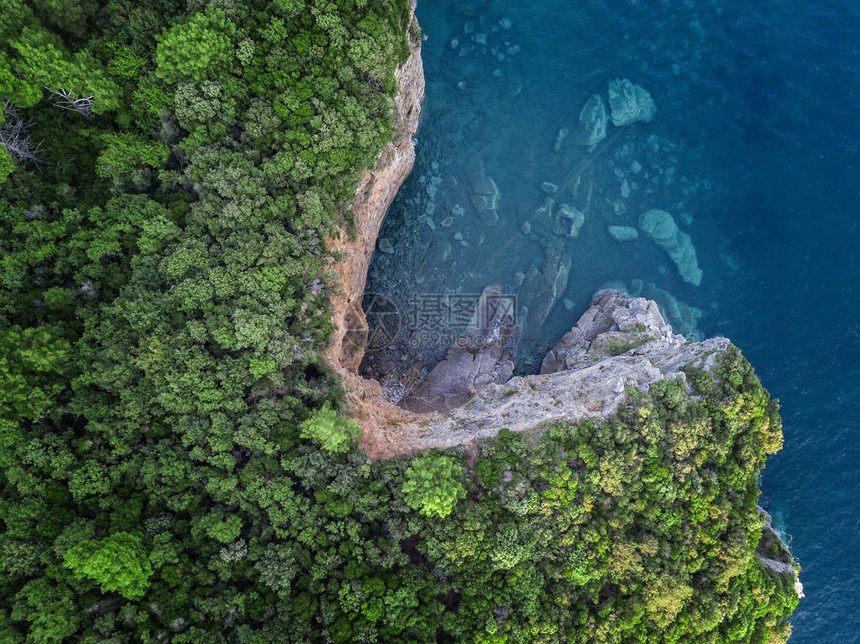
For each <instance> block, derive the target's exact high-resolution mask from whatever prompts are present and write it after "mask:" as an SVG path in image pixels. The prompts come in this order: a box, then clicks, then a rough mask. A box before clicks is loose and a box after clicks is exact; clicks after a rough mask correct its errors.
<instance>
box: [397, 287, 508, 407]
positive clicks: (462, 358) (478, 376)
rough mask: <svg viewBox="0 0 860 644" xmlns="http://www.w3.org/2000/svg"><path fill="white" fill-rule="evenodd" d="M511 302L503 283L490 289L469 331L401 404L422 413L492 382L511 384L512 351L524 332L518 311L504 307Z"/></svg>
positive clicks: (456, 403) (459, 401) (462, 400)
mask: <svg viewBox="0 0 860 644" xmlns="http://www.w3.org/2000/svg"><path fill="white" fill-rule="evenodd" d="M509 301H510V300H509V299H507V298H503V297H502V296H501V291H500V290H499V287H497V286H488V287H487V288H485V289H484V292H483V293H482V294H481V298H480V300H479V301H478V305H477V308H476V311H475V313H474V315H473V316H472V320H471V322H470V323H469V326H468V328H467V331H466V334H465V335H463V336H462V337H460V338H458V339H457V341H456V342H455V343H454V344H453V346H451V348H450V349H448V353H447V355H446V356H445V359H444V360H442V362H440V363H439V364H437V365H436V367H434V368H433V370H432V371H431V372H430V373H429V374H428V375H427V377H426V378H425V379H424V380H422V381H421V382H420V383H418V384H417V385H416V386H415V388H414V389H413V390H412V391H411V392H410V393H409V395H408V396H406V397H404V398H403V399H402V400H401V401H400V403H399V405H400V406H401V407H403V408H404V409H408V410H409V411H413V412H418V413H426V412H433V411H438V412H445V411H448V410H450V409H454V408H456V407H460V406H462V405H464V404H466V403H467V402H468V401H469V400H471V399H472V397H473V396H474V395H475V394H477V393H478V392H480V391H482V390H483V389H485V388H486V387H488V386H489V385H491V384H494V383H502V382H506V381H507V380H508V379H509V378H510V377H511V375H512V374H513V372H514V360H513V355H512V353H511V351H512V350H513V348H515V346H516V340H517V339H518V336H519V329H518V328H517V327H516V326H515V319H514V315H515V313H514V311H510V310H508V309H507V308H505V304H506V302H509Z"/></svg>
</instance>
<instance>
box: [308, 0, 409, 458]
mask: <svg viewBox="0 0 860 644" xmlns="http://www.w3.org/2000/svg"><path fill="white" fill-rule="evenodd" d="M412 12H413V13H412V19H411V23H410V27H409V29H408V31H407V33H408V38H409V49H410V53H409V57H408V58H407V60H406V62H404V63H403V65H401V66H400V67H399V68H398V69H397V71H396V79H397V88H398V91H397V96H396V97H395V99H394V109H395V119H394V126H393V128H392V129H393V137H392V140H391V141H390V142H389V144H388V145H387V146H386V148H385V149H384V150H383V151H382V153H381V154H380V157H379V159H378V160H377V162H376V165H375V166H374V167H373V168H372V169H370V170H366V171H365V172H364V174H363V175H362V177H361V180H360V182H359V186H358V188H357V190H356V193H355V200H354V202H353V204H352V207H351V211H352V213H353V217H354V221H355V235H354V236H350V235H348V234H346V232H342V234H341V237H340V239H332V240H330V242H329V249H330V250H331V252H332V254H333V255H334V256H335V257H337V258H338V259H337V261H335V262H334V264H333V266H332V269H333V270H334V272H335V273H336V274H337V277H338V280H337V287H338V288H337V290H336V292H335V293H334V294H333V295H332V296H331V298H330V299H331V304H332V322H333V323H334V327H335V331H334V334H333V337H332V342H331V345H330V346H329V348H328V349H327V350H326V352H325V358H326V360H328V362H329V364H330V365H331V366H332V368H333V369H334V370H335V371H336V372H337V373H338V374H339V375H340V376H341V378H342V379H343V385H344V389H345V391H346V397H347V403H348V405H349V408H350V412H351V415H352V416H353V417H354V418H355V420H356V421H357V422H358V423H359V425H360V426H361V428H362V445H363V446H364V447H365V448H366V449H367V451H368V454H371V455H373V456H381V455H384V454H386V453H390V452H391V450H390V449H384V447H383V446H381V445H379V446H377V442H378V441H379V440H381V439H384V438H385V436H384V435H383V434H380V430H381V428H383V427H385V426H386V425H387V424H388V423H389V422H398V421H408V420H410V419H411V417H412V414H409V412H407V411H405V410H403V409H400V408H399V407H397V406H396V405H394V404H392V403H390V402H388V401H387V400H385V398H383V396H382V388H381V387H380V385H379V383H378V382H376V381H375V380H368V379H366V378H362V377H361V376H359V375H358V373H357V372H358V367H359V365H360V364H361V359H362V358H363V356H364V346H365V343H366V341H367V321H366V319H365V316H364V311H363V310H362V308H361V301H362V297H363V295H364V285H365V282H366V281H367V269H368V266H369V264H370V257H371V255H372V254H373V250H374V248H375V247H376V238H377V235H378V234H379V227H380V226H381V225H382V220H383V219H384V218H385V213H386V212H387V211H388V208H389V206H390V205H391V202H392V201H393V200H394V197H395V196H396V195H397V191H398V190H399V189H400V186H401V185H402V183H403V181H404V180H405V179H406V177H407V175H408V174H409V172H410V171H411V170H412V166H413V164H414V163H415V147H414V145H413V143H412V137H413V136H414V134H415V132H416V131H417V130H418V117H419V115H420V113H421V102H422V101H423V100H424V67H423V64H422V61H421V40H420V29H419V26H418V21H417V19H416V18H415V13H414V12H415V1H414V0H413V2H412Z"/></svg>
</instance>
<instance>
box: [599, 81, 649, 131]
mask: <svg viewBox="0 0 860 644" xmlns="http://www.w3.org/2000/svg"><path fill="white" fill-rule="evenodd" d="M609 108H610V110H611V118H612V123H613V124H614V125H615V126H616V127H623V126H625V125H630V124H631V123H635V122H636V121H644V122H645V123H649V122H650V121H651V119H653V118H654V115H655V114H656V113H657V105H656V104H655V103H654V99H653V98H651V95H650V94H649V93H648V92H647V91H645V89H644V88H642V87H640V86H639V85H634V84H633V83H631V82H630V81H629V80H627V79H626V78H625V79H623V80H620V79H618V78H616V79H615V80H614V81H610V82H609Z"/></svg>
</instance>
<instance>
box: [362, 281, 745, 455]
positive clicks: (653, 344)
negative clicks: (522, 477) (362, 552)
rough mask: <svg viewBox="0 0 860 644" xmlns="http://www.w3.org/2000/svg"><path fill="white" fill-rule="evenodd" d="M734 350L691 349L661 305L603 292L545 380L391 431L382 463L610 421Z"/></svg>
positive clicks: (716, 345) (717, 344)
mask: <svg viewBox="0 0 860 644" xmlns="http://www.w3.org/2000/svg"><path fill="white" fill-rule="evenodd" d="M729 345H730V343H729V341H728V340H727V339H726V338H713V339H709V340H706V341H704V342H699V343H695V342H687V340H686V339H685V338H684V336H681V335H678V334H676V333H674V332H673V331H672V327H671V326H669V325H668V324H667V323H666V321H665V320H664V319H663V316H662V314H661V313H660V310H659V308H658V307H657V305H656V303H654V302H652V301H650V300H646V299H644V298H631V297H629V296H627V295H625V294H624V293H621V292H618V291H602V292H599V293H597V294H596V295H595V297H594V299H593V302H592V305H591V307H590V308H589V309H588V311H586V312H585V314H584V315H583V316H582V317H581V318H580V319H579V321H578V322H577V323H576V325H575V326H574V327H573V329H571V330H570V332H568V333H567V334H566V335H565V336H564V337H563V338H562V340H561V341H560V342H559V344H558V345H557V346H556V347H555V348H554V349H553V350H552V351H551V352H550V353H549V355H547V357H546V358H545V359H544V361H543V364H542V367H541V373H540V374H539V375H533V376H518V377H514V378H511V379H510V380H507V381H506V382H498V381H497V382H495V383H494V384H487V385H486V386H485V387H484V388H483V389H482V390H481V391H479V392H478V393H477V394H476V395H475V396H474V397H473V398H472V399H471V400H469V401H468V402H467V403H466V404H464V405H463V406H461V407H458V408H456V409H450V408H445V411H442V409H443V407H441V406H440V407H438V408H437V410H436V411H434V412H433V413H426V414H424V415H421V416H415V417H413V418H412V419H411V420H409V421H408V422H402V423H399V424H396V425H390V426H389V427H388V428H386V433H387V434H388V436H389V438H388V440H386V441H385V444H386V445H387V446H388V449H387V450H384V451H382V452H378V453H377V454H376V455H377V456H392V455H394V454H397V453H402V452H408V451H414V450H418V449H426V448H429V447H452V446H456V445H462V444H467V443H469V442H471V441H473V440H475V439H478V438H486V437H490V436H494V435H495V434H496V433H497V432H498V431H499V429H500V428H502V427H506V428H508V429H510V430H512V431H526V430H529V429H532V428H534V427H536V426H538V425H540V424H541V423H545V422H555V421H560V420H563V421H565V422H571V423H575V422H578V421H581V420H584V419H592V420H602V419H606V418H608V417H609V416H611V415H613V414H615V413H616V412H617V410H618V407H619V405H621V404H622V403H623V402H624V401H625V400H626V398H627V392H628V389H629V388H631V387H632V388H634V389H637V390H640V391H647V390H648V389H649V388H650V387H651V385H653V384H654V383H655V382H658V381H660V380H665V379H673V378H677V377H682V378H683V377H685V375H684V373H683V371H682V368H683V367H686V366H695V367H697V368H702V369H705V370H710V369H712V368H713V367H714V366H715V365H716V362H717V358H718V357H719V356H720V355H722V354H723V353H724V352H725V351H726V350H727V349H728V348H729ZM437 378H439V379H440V380H441V374H440V375H437ZM423 409H425V410H428V409H432V406H429V405H428V406H425V407H423Z"/></svg>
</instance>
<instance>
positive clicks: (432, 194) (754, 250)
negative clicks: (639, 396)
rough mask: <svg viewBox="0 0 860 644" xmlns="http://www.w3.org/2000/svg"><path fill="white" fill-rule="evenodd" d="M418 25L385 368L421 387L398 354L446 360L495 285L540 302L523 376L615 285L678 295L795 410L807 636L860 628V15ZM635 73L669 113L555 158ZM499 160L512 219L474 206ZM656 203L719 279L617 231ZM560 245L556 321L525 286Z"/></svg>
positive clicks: (795, 493)
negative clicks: (554, 228) (590, 106)
mask: <svg viewBox="0 0 860 644" xmlns="http://www.w3.org/2000/svg"><path fill="white" fill-rule="evenodd" d="M418 17H419V20H420V21H421V25H422V30H423V33H424V34H425V36H426V37H427V39H426V41H425V42H424V64H425V73H426V78H427V98H426V102H425V105H424V111H423V113H422V123H421V127H420V129H419V132H418V134H417V150H418V160H417V162H416V167H415V170H414V171H413V173H412V175H411V176H410V178H409V179H408V180H407V182H406V184H405V185H404V186H403V189H402V190H401V192H400V194H399V195H398V197H397V200H396V201H395V204H394V205H393V206H392V209H391V211H390V212H389V215H388V216H387V218H386V221H385V222H384V224H383V229H382V232H381V236H380V238H381V240H385V242H383V243H385V244H386V250H393V251H394V252H393V253H390V252H377V253H375V255H374V259H373V264H372V266H371V274H370V279H369V282H368V292H369V293H380V294H383V295H384V296H386V297H388V298H390V299H391V300H392V301H393V302H394V303H395V304H396V306H397V307H398V309H399V310H400V311H401V313H402V315H401V317H400V320H401V324H400V332H399V335H398V337H397V341H396V342H395V343H394V345H393V347H388V351H385V352H383V351H379V352H376V353H374V352H371V354H370V355H369V359H368V362H367V367H368V368H369V369H373V370H383V371H385V372H386V377H387V378H388V379H389V382H392V383H396V382H400V383H402V382H404V381H405V380H408V379H409V377H410V374H407V373H403V369H402V368H401V367H400V366H399V365H401V364H414V363H415V361H418V363H422V362H423V363H424V364H425V366H426V367H430V366H432V365H433V364H434V362H435V361H437V360H438V359H439V358H440V357H441V355H442V354H443V353H444V350H445V348H446V341H447V340H448V339H450V337H451V335H452V334H455V333H456V329H446V328H445V324H444V322H440V320H441V319H442V317H444V316H445V315H450V311H447V310H445V309H443V308H440V307H441V306H442V305H443V304H444V303H446V302H448V303H450V302H451V301H452V299H451V297H450V296H451V295H452V294H453V295H454V296H455V297H456V296H458V295H464V294H474V293H479V292H480V290H481V289H482V288H483V287H484V286H486V285H488V284H499V285H501V286H502V288H503V291H505V292H506V293H510V294H511V295H512V296H516V297H517V305H518V306H519V307H520V309H521V312H524V311H523V310H522V307H523V306H525V307H526V308H528V309H529V312H530V313H531V317H529V315H525V316H523V317H521V318H519V321H520V322H521V323H522V324H523V325H524V328H523V340H522V343H521V346H520V352H519V356H518V368H519V369H520V370H521V371H523V372H528V371H530V370H533V369H534V368H535V361H536V360H539V358H540V357H542V355H543V354H544V353H545V351H546V349H547V348H548V347H549V346H551V345H552V344H554V343H555V342H556V341H557V340H558V338H559V337H560V336H561V335H562V333H564V331H566V330H567V329H568V328H570V326H571V325H572V323H573V322H574V321H575V319H576V318H577V317H578V316H579V315H580V314H581V313H582V312H583V311H584V310H585V308H586V306H587V305H588V302H589V299H590V296H591V294H592V293H593V292H594V291H595V290H597V289H598V288H601V287H603V286H606V285H610V284H616V285H617V284H619V283H620V284H623V285H624V286H625V287H626V288H627V289H632V290H637V291H638V290H639V289H640V288H641V289H643V290H644V291H645V294H646V295H649V294H650V296H653V295H654V294H655V293H656V294H657V296H658V301H659V298H662V299H663V300H664V301H665V300H666V299H667V298H668V297H670V296H671V297H672V298H674V299H675V300H676V301H677V302H678V303H679V308H678V314H680V316H679V315H678V314H676V315H674V319H671V320H670V321H672V322H673V324H675V325H676V328H677V327H682V328H683V329H684V331H685V332H686V333H688V335H693V336H695V335H697V334H702V335H706V336H713V335H725V336H728V337H730V338H731V339H732V340H733V341H734V342H735V343H736V344H737V345H738V346H740V347H741V349H742V350H743V351H744V353H745V354H746V355H747V357H748V358H749V359H750V361H751V362H752V363H753V364H754V365H755V367H756V369H757V371H758V373H759V375H760V376H761V378H762V380H763V382H764V383H765V385H766V386H767V387H768V389H769V390H770V391H771V392H772V394H773V395H774V396H776V397H778V398H780V400H781V402H782V412H783V418H784V423H785V427H784V432H785V439H786V441H785V449H784V450H783V452H782V453H780V454H779V455H778V456H776V457H775V458H773V459H772V460H771V461H770V462H769V464H768V467H767V470H766V472H765V473H764V475H763V479H762V489H763V493H764V494H763V499H762V501H763V504H764V505H765V506H766V507H767V508H768V509H770V511H771V512H772V513H773V515H774V521H775V524H776V525H777V527H778V528H780V529H781V530H783V531H784V532H785V533H786V534H787V535H788V537H789V538H790V540H791V546H792V550H793V552H794V553H795V554H796V556H797V557H798V559H799V561H800V563H801V565H802V566H803V567H804V570H803V573H802V581H803V583H804V587H805V591H806V594H807V598H806V599H805V600H804V601H803V602H802V603H801V606H800V608H799V609H798V611H797V613H796V614H795V618H794V620H793V621H794V624H795V629H794V636H793V639H792V641H796V642H815V643H820V642H834V643H835V642H840V643H841V642H855V641H860V610H858V609H857V607H858V606H860V555H858V549H857V547H856V546H855V545H854V541H855V539H857V538H858V535H860V467H858V466H860V446H858V429H860V421H858V412H860V306H858V302H860V300H858V293H860V289H858V279H860V259H858V249H860V227H858V218H860V190H858V149H860V142H858V141H860V138H858V137H860V107H858V100H860V80H858V79H860V73H858V72H860V7H858V6H857V5H856V4H854V5H852V4H851V3H850V2H848V1H847V0H822V2H819V3H816V4H812V3H807V2H800V1H799V0H782V1H778V0H762V1H761V2H758V3H755V4H754V6H750V4H749V3H742V2H739V1H737V0H733V1H731V2H713V1H701V0H700V1H698V2H693V1H688V2H683V3H681V2H672V3H669V2H653V1H651V2H646V1H645V0H629V1H621V0H615V1H613V2H608V1H606V2H597V1H585V0H583V1H579V2H575V3H570V2H564V1H562V0H545V1H544V2H541V3H525V2H519V3H515V2H502V1H499V0H497V1H492V0H490V1H482V2H474V1H464V0H459V1H456V2H455V1H449V2H443V1H441V0H435V1H434V0H421V1H420V2H419V6H418ZM500 21H503V22H500ZM507 21H510V26H509V27H508V22H507ZM506 27H507V28H506ZM467 32H469V33H467ZM453 39H456V40H457V45H456V48H452V40H453ZM482 41H483V42H482ZM484 42H485V43H486V44H484ZM614 78H628V79H629V80H630V81H632V82H633V83H636V84H639V85H641V86H642V87H643V88H645V89H646V90H647V91H648V92H649V93H650V94H651V96H652V97H653V99H654V101H655V103H656V105H657V114H656V116H655V118H654V119H653V120H652V121H651V122H650V123H644V122H638V123H634V124H632V125H629V126H626V127H624V128H616V127H614V126H613V125H609V127H608V131H607V136H606V138H605V139H604V140H603V141H602V142H601V143H600V144H598V146H597V148H595V149H594V150H589V148H587V147H585V146H581V145H576V144H575V143H574V142H572V141H571V140H570V138H568V139H566V140H565V142H564V144H563V145H562V146H561V148H560V150H559V151H558V152H554V150H553V144H554V141H555V139H556V136H557V134H558V132H559V130H560V129H562V128H569V129H572V128H573V127H574V126H575V124H576V122H577V117H578V115H579V111H580V109H581V108H582V106H583V105H584V104H585V102H586V100H588V98H589V96H591V95H592V94H595V93H598V94H601V95H602V96H603V100H604V101H606V91H607V83H608V82H609V81H610V80H612V79H614ZM481 169H482V171H483V174H484V175H485V176H487V177H491V178H492V179H493V180H494V181H495V183H496V185H497V186H498V190H499V192H500V197H499V202H498V206H497V213H498V217H499V221H498V222H497V223H496V224H495V225H493V226H486V225H484V224H483V223H482V222H481V220H480V219H479V217H478V214H477V212H476V209H475V207H474V206H473V204H472V202H471V198H470V195H471V194H472V192H473V190H474V183H475V181H474V177H475V174H476V173H477V172H478V171H479V170H481ZM577 177H578V180H577ZM542 182H551V183H554V184H556V185H557V186H559V187H562V186H565V185H566V184H569V185H568V187H566V188H565V189H564V191H563V192H562V193H561V194H559V195H556V196H555V198H556V204H560V203H568V204H570V205H571V206H573V207H575V208H576V209H577V210H579V211H581V212H583V213H584V215H585V222H584V224H583V225H582V227H581V229H580V231H579V234H578V236H577V237H576V238H575V239H571V238H569V237H566V236H559V235H555V234H554V233H548V234H547V235H546V236H545V237H544V238H543V240H541V235H540V234H539V233H540V225H539V222H540V218H538V219H533V217H534V213H535V210H536V209H537V208H539V207H540V206H541V205H542V204H543V203H544V202H545V199H546V198H547V196H548V195H547V194H546V193H545V192H544V191H542V189H541V184H542ZM625 182H626V186H627V187H626V188H623V184H624V183H625ZM622 190H624V194H626V195H627V196H623V194H622ZM619 204H620V205H619ZM457 206H459V208H457ZM652 208H658V209H662V210H666V211H668V212H669V213H670V214H672V216H673V217H674V219H675V221H676V222H677V224H678V226H679V228H680V229H681V230H682V231H684V232H686V233H688V234H689V236H690V239H691V240H692V243H693V245H694V246H695V249H696V255H697V260H698V265H699V266H700V267H701V269H702V271H703V279H702V281H701V284H700V285H699V286H694V285H692V284H689V283H686V282H684V281H683V280H682V279H681V277H680V275H679V274H678V270H677V269H676V267H675V265H674V264H673V262H672V260H671V259H670V258H669V256H668V255H667V254H666V252H665V251H664V250H663V249H661V248H660V247H659V246H657V245H656V244H655V243H654V242H653V241H651V240H650V239H647V238H644V237H642V236H641V235H640V237H639V239H637V240H635V241H631V242H623V243H622V242H617V241H615V240H613V239H612V238H611V237H610V236H609V235H608V234H607V226H608V225H626V226H636V225H637V222H638V218H639V216H640V214H641V213H642V212H644V211H646V210H648V209H652ZM460 209H462V213H460ZM449 217H450V221H448V218H449ZM526 221H531V222H532V230H531V232H530V234H529V235H525V234H523V233H522V229H521V226H522V224H523V222H526ZM445 224H450V225H445ZM549 237H552V238H554V240H555V241H553V242H552V243H553V244H555V245H556V247H560V249H561V250H560V251H559V252H560V253H561V254H563V255H564V257H567V258H569V262H570V269H569V277H568V280H567V283H566V285H564V288H563V290H562V291H560V292H559V293H558V294H557V295H558V297H557V298H555V299H553V300H552V304H553V306H552V307H551V310H550V312H549V314H548V316H547V317H546V319H545V320H537V322H536V321H535V320H536V318H535V315H534V313H533V312H534V311H535V310H537V309H539V308H541V306H542V305H545V302H543V304H542V301H541V297H542V296H541V295H540V294H538V293H536V292H535V291H536V289H534V288H529V285H528V283H527V284H526V286H525V287H519V288H516V284H517V282H518V277H517V273H518V272H521V273H524V274H527V273H528V272H529V269H530V267H532V266H534V267H535V269H536V270H537V271H538V272H540V271H542V270H547V268H546V267H545V266H544V264H545V255H546V244H547V238H549ZM388 244H390V247H388ZM565 261H568V260H565ZM649 285H653V286H649ZM661 292H662V293H661ZM667 294H668V295H667ZM544 300H545V298H544ZM365 303H366V304H367V301H366V302H365ZM661 304H663V302H661ZM664 308H667V305H664ZM435 313H438V314H439V315H434V314H435ZM370 317H371V321H373V320H374V316H373V315H371V316H370ZM670 317H672V316H670ZM389 319H390V318H389ZM449 321H450V320H449ZM530 322H531V325H530V324H529V323H530ZM530 327H531V328H530ZM384 345H385V343H380V344H379V345H378V346H380V347H382V346H384ZM401 356H402V357H405V359H404V360H401ZM412 377H414V374H412ZM394 389H395V390H396V387H394Z"/></svg>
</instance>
